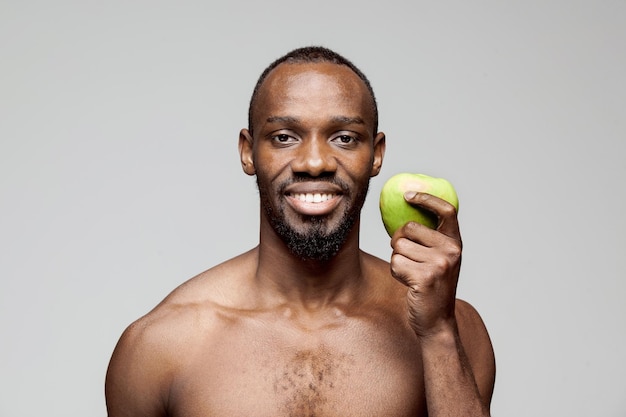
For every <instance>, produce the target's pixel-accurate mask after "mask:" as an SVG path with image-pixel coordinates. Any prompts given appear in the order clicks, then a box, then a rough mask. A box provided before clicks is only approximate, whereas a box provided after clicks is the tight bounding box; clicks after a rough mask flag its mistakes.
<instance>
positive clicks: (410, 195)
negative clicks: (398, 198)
mask: <svg viewBox="0 0 626 417" xmlns="http://www.w3.org/2000/svg"><path fill="white" fill-rule="evenodd" d="M416 195H417V192H415V191H407V192H406V193H404V198H405V199H407V200H411V199H413V197H415V196H416Z"/></svg>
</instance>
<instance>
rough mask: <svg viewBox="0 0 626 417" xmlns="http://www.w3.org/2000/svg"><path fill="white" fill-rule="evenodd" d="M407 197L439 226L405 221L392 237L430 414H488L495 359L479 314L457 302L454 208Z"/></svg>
mask: <svg viewBox="0 0 626 417" xmlns="http://www.w3.org/2000/svg"><path fill="white" fill-rule="evenodd" d="M405 198H406V200H407V201H408V202H409V203H411V204H415V205H419V206H421V207H424V208H426V209H428V210H430V211H432V212H434V213H436V214H437V217H438V218H439V224H438V227H437V230H432V229H429V228H428V227H426V226H422V225H420V224H417V223H407V224H406V225H405V226H404V227H403V228H401V229H399V230H398V231H397V232H396V233H395V234H394V236H393V238H392V241H391V245H392V248H393V254H392V258H391V272H392V275H393V276H394V277H395V278H396V279H397V280H399V281H400V282H402V283H404V284H405V285H406V286H407V287H408V293H407V297H408V305H409V309H408V314H409V321H410V324H411V327H412V328H413V330H414V331H415V333H416V335H417V337H418V339H419V341H420V346H421V350H422V359H423V364H424V382H425V384H426V400H427V403H428V415H429V416H430V417H442V416H455V417H458V416H465V417H477V416H489V415H490V411H489V407H490V402H491V396H492V392H493V387H494V380H495V361H494V354H493V349H492V346H491V342H490V340H489V336H488V333H487V330H486V328H485V326H484V324H483V322H482V320H481V318H480V316H479V315H478V313H477V312H476V311H475V310H474V309H473V308H472V307H471V306H470V305H469V304H467V303H465V302H461V301H458V300H456V287H457V282H458V277H459V271H460V267H461V252H462V242H461V236H460V232H459V225H458V221H457V216H456V210H455V209H454V207H453V206H451V205H450V204H448V203H447V202H445V201H443V200H441V199H439V198H437V197H433V196H430V195H428V194H423V193H415V194H413V193H407V194H406V195H405Z"/></svg>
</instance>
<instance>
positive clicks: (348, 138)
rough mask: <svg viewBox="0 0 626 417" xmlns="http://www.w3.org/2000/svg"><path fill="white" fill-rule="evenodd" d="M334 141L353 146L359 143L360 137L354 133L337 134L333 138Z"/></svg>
mask: <svg viewBox="0 0 626 417" xmlns="http://www.w3.org/2000/svg"><path fill="white" fill-rule="evenodd" d="M332 141H333V142H335V143H337V144H338V145H341V146H353V145H356V144H357V143H358V139H357V138H356V137H355V136H352V135H346V134H342V135H337V136H335V137H334V138H333V139H332Z"/></svg>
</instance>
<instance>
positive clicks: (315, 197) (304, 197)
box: [289, 193, 337, 203]
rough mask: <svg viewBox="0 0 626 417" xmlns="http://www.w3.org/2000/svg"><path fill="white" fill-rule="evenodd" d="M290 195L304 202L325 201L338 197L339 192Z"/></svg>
mask: <svg viewBox="0 0 626 417" xmlns="http://www.w3.org/2000/svg"><path fill="white" fill-rule="evenodd" d="M289 196H290V197H292V198H294V199H296V200H298V201H302V202H304V203H323V202H325V201H328V200H332V199H333V198H335V197H337V194H325V193H292V194H289Z"/></svg>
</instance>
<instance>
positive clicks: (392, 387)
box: [140, 254, 426, 417]
mask: <svg viewBox="0 0 626 417" xmlns="http://www.w3.org/2000/svg"><path fill="white" fill-rule="evenodd" d="M245 256H247V257H250V258H252V257H253V255H252V254H248V255H245ZM251 260H252V259H249V260H248V261H251ZM241 261H244V263H243V264H242V263H241ZM248 261H246V260H245V259H240V260H239V267H238V268H237V269H236V270H235V269H231V266H230V265H229V264H228V263H227V264H225V265H222V266H219V267H218V268H216V269H215V270H210V271H208V272H207V273H205V274H202V275H200V276H198V277H196V278H194V279H193V280H191V281H189V282H188V283H186V284H185V285H183V286H182V287H181V288H179V289H178V290H176V291H175V292H174V293H173V294H172V295H171V296H170V297H168V299H166V301H165V302H164V303H162V304H161V305H160V306H158V307H157V308H156V309H155V310H154V311H153V312H151V313H150V314H149V315H148V316H146V317H145V318H144V319H142V320H141V321H140V323H141V322H143V326H144V327H143V328H144V329H145V331H144V332H143V337H144V340H148V343H151V344H152V346H153V348H154V349H153V350H152V351H154V352H156V354H155V356H154V357H153V358H152V360H154V361H158V362H159V363H161V364H162V367H161V369H160V370H159V371H158V372H160V373H161V374H162V378H161V379H162V380H163V381H164V382H163V385H162V386H161V389H160V392H161V397H162V401H163V402H164V405H163V409H162V410H163V411H164V414H166V415H170V416H186V417H209V416H216V417H217V416H219V417H221V416H224V417H226V416H227V417H237V416H242V417H243V416H245V417H251V416H259V417H263V416H268V417H269V416H272V417H276V416H299V417H306V416H318V417H322V416H344V417H348V416H355V417H356V416H358V417H365V416H397V417H401V416H413V417H415V416H421V415H426V405H425V398H424V392H423V391H424V381H423V373H422V367H421V359H420V351H419V347H418V342H417V338H416V336H415V334H414V333H413V331H412V330H411V329H410V327H409V326H408V324H407V321H406V300H405V297H406V289H405V287H404V286H402V285H401V284H399V283H397V282H396V281H395V280H393V279H392V278H391V277H390V276H388V272H387V271H388V265H387V264H386V263H384V262H382V261H379V260H375V259H374V258H368V261H367V262H368V263H369V265H368V268H369V270H370V271H372V272H375V273H374V274H372V275H371V276H372V277H373V276H377V275H380V274H382V275H383V276H378V278H377V279H380V282H367V283H364V285H368V286H372V288H369V289H368V290H367V291H364V292H363V293H364V294H366V293H367V294H370V295H369V296H367V297H366V298H364V299H362V300H355V302H354V303H341V302H338V303H330V304H328V305H325V306H323V307H320V308H315V309H310V310H303V309H301V308H293V307H292V306H290V305H289V304H288V303H281V304H277V305H272V306H264V307H259V306H256V305H255V303H254V302H247V301H245V300H246V297H251V296H252V294H250V293H249V291H247V290H246V289H245V288H241V287H239V286H238V285H237V283H239V284H243V281H241V280H240V279H239V277H240V275H239V274H240V272H236V271H245V270H246V268H247V267H246V266H245V263H246V262H248ZM242 265H243V268H242V267H241V266H242ZM242 294H243V295H242ZM246 294H247V295H246ZM150 378H152V379H155V378H154V375H152V376H151V377H150Z"/></svg>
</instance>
